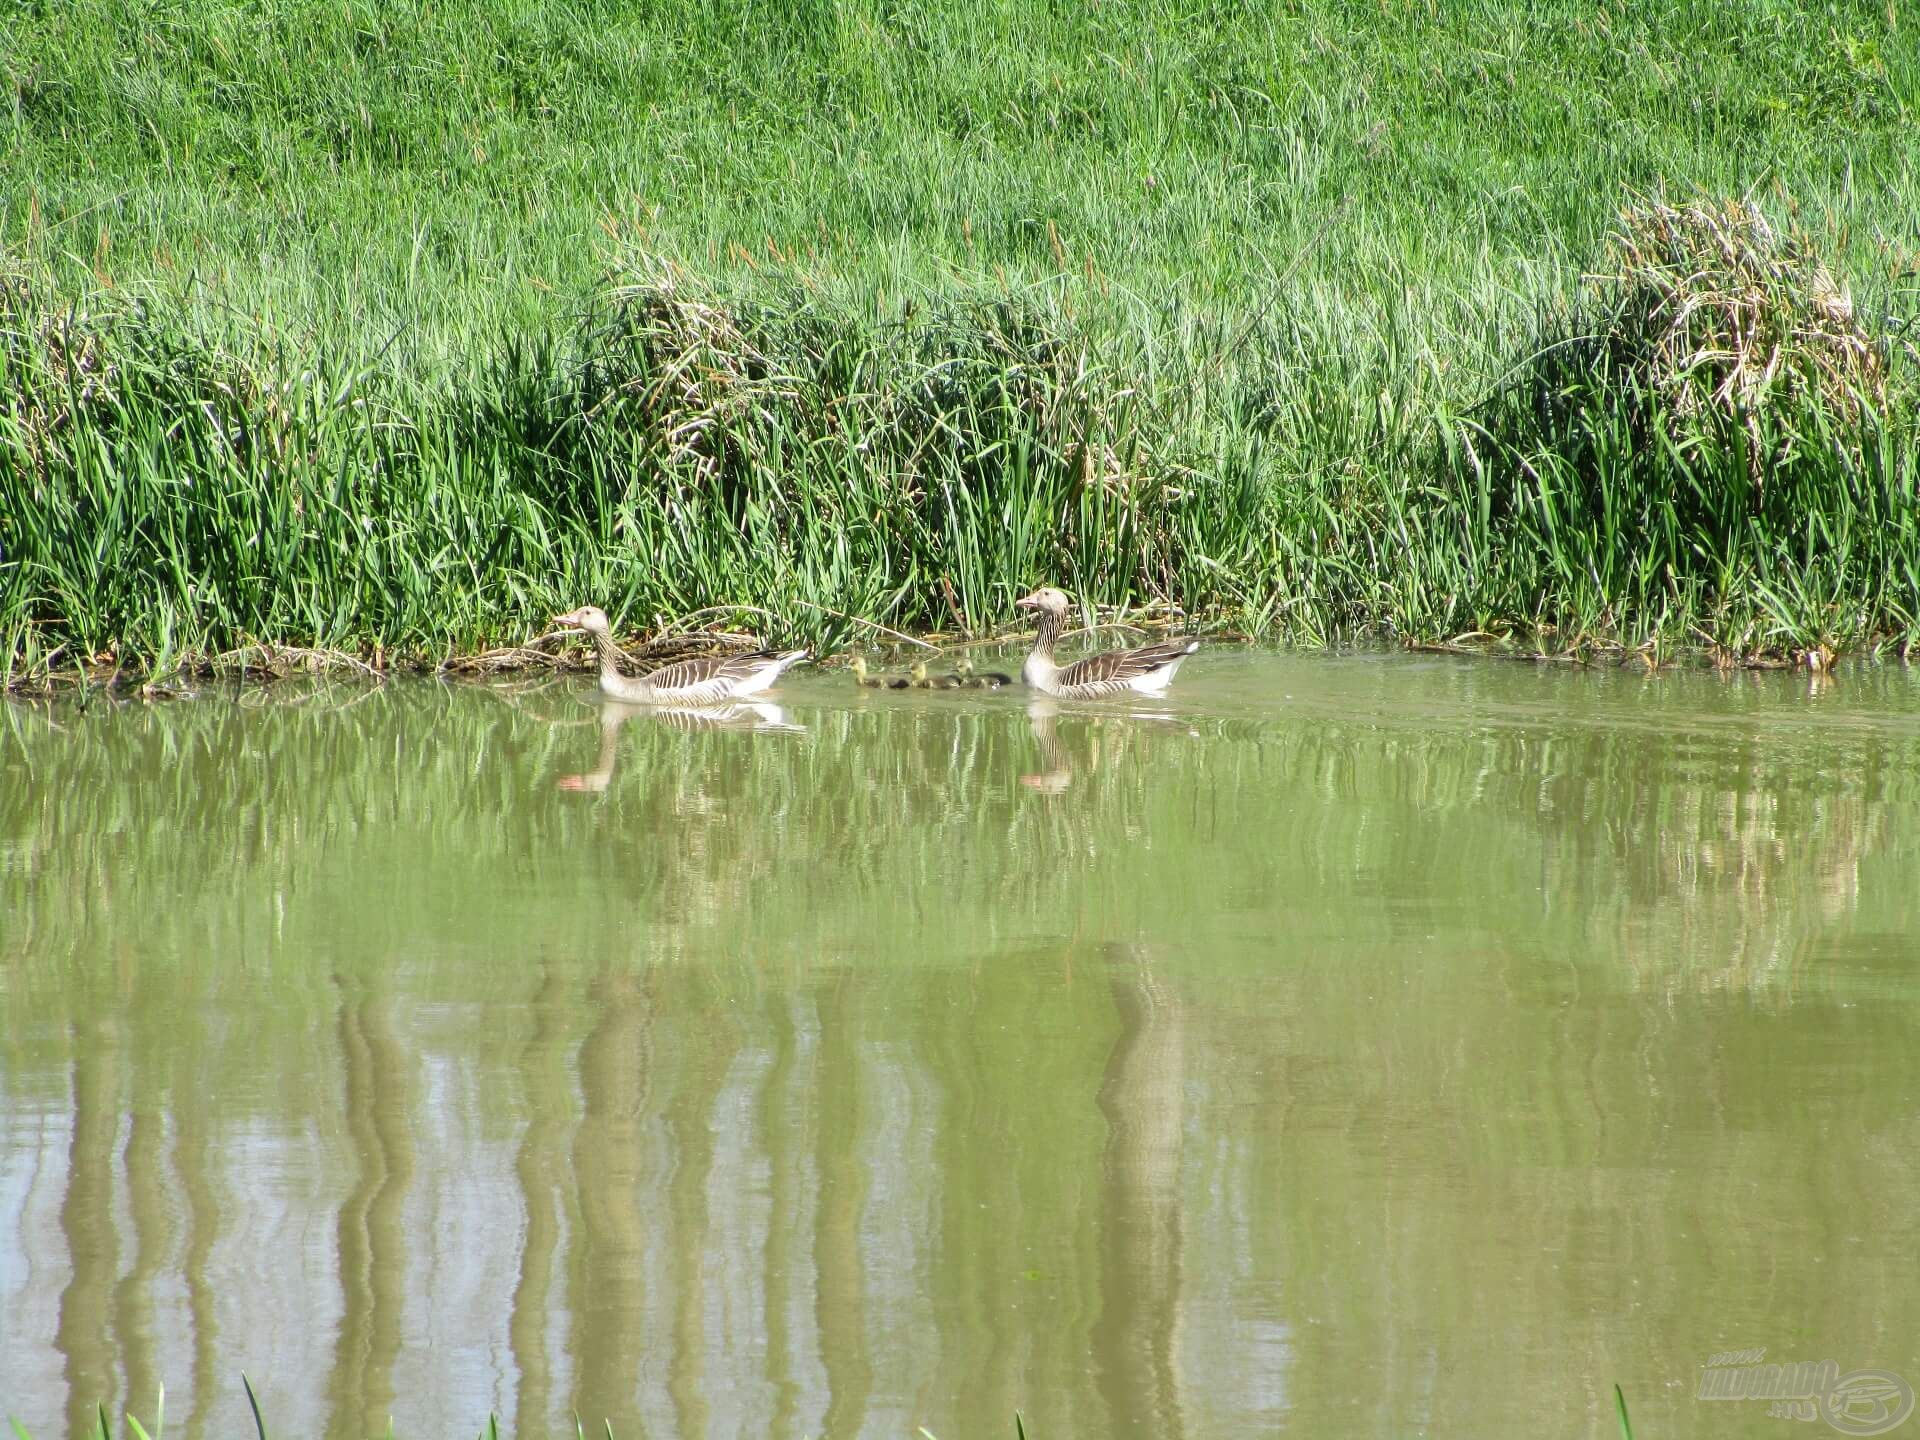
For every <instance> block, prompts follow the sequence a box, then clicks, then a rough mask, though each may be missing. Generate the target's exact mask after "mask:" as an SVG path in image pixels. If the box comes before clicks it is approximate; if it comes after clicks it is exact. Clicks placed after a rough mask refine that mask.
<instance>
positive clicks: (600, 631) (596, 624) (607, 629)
mask: <svg viewBox="0 0 1920 1440" xmlns="http://www.w3.org/2000/svg"><path fill="white" fill-rule="evenodd" d="M553 623H554V624H556V625H560V626H564V627H565V628H566V629H568V630H585V631H586V632H587V633H588V634H589V635H607V634H611V633H612V631H613V626H612V625H610V624H609V623H608V622H607V612H606V611H604V610H602V609H601V608H600V607H599V606H598V605H582V606H581V607H580V608H579V609H578V610H569V611H568V612H567V613H566V614H564V615H556V616H554V617H553Z"/></svg>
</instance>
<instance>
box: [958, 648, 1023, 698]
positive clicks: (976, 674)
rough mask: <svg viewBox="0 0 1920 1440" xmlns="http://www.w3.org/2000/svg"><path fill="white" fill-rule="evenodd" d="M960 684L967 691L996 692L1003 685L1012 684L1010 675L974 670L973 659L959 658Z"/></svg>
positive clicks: (963, 656)
mask: <svg viewBox="0 0 1920 1440" xmlns="http://www.w3.org/2000/svg"><path fill="white" fill-rule="evenodd" d="M959 679H960V683H961V684H962V685H964V686H966V687H967V688H968V689H969V690H998V689H1000V688H1001V687H1002V686H1003V685H1011V684H1013V677H1012V676H1011V675H1003V674H1001V673H1000V672H999V671H998V670H975V669H974V668H973V658H972V657H971V656H968V655H962V656H961V657H960V676H959Z"/></svg>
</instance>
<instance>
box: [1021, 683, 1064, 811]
mask: <svg viewBox="0 0 1920 1440" xmlns="http://www.w3.org/2000/svg"><path fill="white" fill-rule="evenodd" d="M1059 714H1060V707H1059V706H1058V705H1056V704H1054V702H1053V701H1051V700H1049V699H1047V698H1045V697H1044V696H1042V697H1039V698H1037V699H1034V700H1032V701H1030V702H1028V704H1027V723H1028V724H1029V725H1031V726H1032V727H1033V738H1034V741H1035V743H1037V744H1038V745H1039V746H1040V763H1041V766H1042V767H1043V768H1041V769H1039V770H1036V771H1035V772H1034V773H1033V774H1031V775H1022V776H1021V777H1020V783H1021V784H1022V785H1024V786H1026V787H1027V789H1029V790H1037V791H1039V792H1040V793H1041V794H1042V795H1063V794H1065V793H1066V791H1067V788H1068V787H1069V786H1070V785H1072V784H1073V760H1072V758H1071V757H1069V756H1068V754H1067V747H1066V746H1065V745H1062V744H1061V743H1060V735H1059V732H1058V731H1056V730H1055V729H1054V720H1055V719H1056V718H1057V717H1058V716H1059Z"/></svg>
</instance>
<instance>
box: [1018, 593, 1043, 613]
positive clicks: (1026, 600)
mask: <svg viewBox="0 0 1920 1440" xmlns="http://www.w3.org/2000/svg"><path fill="white" fill-rule="evenodd" d="M1013 603H1014V604H1015V605H1017V606H1019V607H1020V608H1021V609H1022V610H1038V609H1039V608H1040V595H1039V592H1038V591H1035V592H1034V593H1033V594H1031V595H1022V596H1021V597H1020V598H1019V599H1018V600H1016V601H1014V602H1013Z"/></svg>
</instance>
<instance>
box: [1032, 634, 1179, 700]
mask: <svg viewBox="0 0 1920 1440" xmlns="http://www.w3.org/2000/svg"><path fill="white" fill-rule="evenodd" d="M1199 648H1200V642H1199V641H1198V640H1165V641H1162V642H1161V643H1160V644H1158V645H1142V646H1141V647H1140V648H1139V649H1138V650H1109V651H1107V652H1106V653H1105V654H1103V655H1089V656H1088V657H1087V658H1086V659H1084V660H1076V661H1074V662H1073V664H1071V665H1069V666H1067V667H1066V668H1065V669H1063V670H1062V671H1061V672H1060V674H1059V678H1058V681H1057V683H1058V684H1059V686H1060V688H1061V689H1062V690H1077V691H1079V692H1080V693H1081V694H1083V695H1087V696H1095V695H1117V694H1119V693H1120V692H1121V691H1122V690H1131V689H1133V688H1134V686H1135V684H1136V683H1137V682H1139V681H1140V680H1142V679H1145V678H1146V677H1147V676H1149V675H1151V674H1153V673H1154V672H1155V671H1156V670H1164V669H1166V668H1167V667H1168V666H1169V665H1178V664H1179V663H1180V662H1181V661H1182V660H1184V659H1186V658H1187V657H1188V656H1189V655H1191V654H1193V652H1194V651H1196V650H1198V649H1199Z"/></svg>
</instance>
